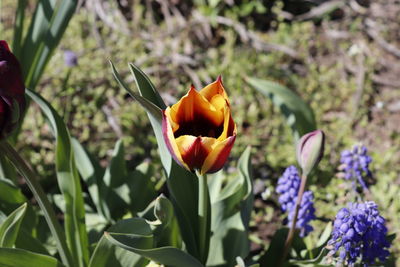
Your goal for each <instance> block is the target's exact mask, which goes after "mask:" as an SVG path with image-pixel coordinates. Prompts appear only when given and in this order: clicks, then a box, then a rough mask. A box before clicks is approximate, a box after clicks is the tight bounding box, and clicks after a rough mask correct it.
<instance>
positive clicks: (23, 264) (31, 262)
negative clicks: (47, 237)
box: [0, 248, 64, 267]
mask: <svg viewBox="0 0 400 267" xmlns="http://www.w3.org/2000/svg"><path fill="white" fill-rule="evenodd" d="M0 266H2V267H27V266H40V267H64V265H62V264H61V263H60V262H59V261H58V260H57V259H55V258H53V257H50V256H46V255H42V254H38V253H33V252H30V251H27V250H23V249H16V248H0Z"/></svg>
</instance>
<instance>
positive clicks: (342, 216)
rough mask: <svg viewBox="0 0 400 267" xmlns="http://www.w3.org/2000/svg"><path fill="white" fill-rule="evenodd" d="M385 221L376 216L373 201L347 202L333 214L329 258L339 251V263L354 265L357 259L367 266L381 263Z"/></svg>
mask: <svg viewBox="0 0 400 267" xmlns="http://www.w3.org/2000/svg"><path fill="white" fill-rule="evenodd" d="M386 233H387V228H386V226H385V219H384V218H383V217H382V216H380V215H379V211H378V206H377V205H376V204H375V202H373V201H367V202H365V203H349V204H348V207H347V208H342V209H341V210H340V211H339V212H338V213H337V215H336V218H335V222H334V225H333V231H332V238H331V240H329V242H328V245H329V246H330V247H331V249H332V250H331V252H330V255H334V254H335V253H336V252H339V263H344V264H347V265H349V266H354V264H355V263H356V261H357V260H358V259H360V260H361V262H362V263H363V264H364V266H368V265H370V264H373V263H375V261H376V259H378V260H380V261H384V260H385V259H386V258H387V257H388V255H389V251H388V248H389V246H390V244H389V242H388V241H387V240H386Z"/></svg>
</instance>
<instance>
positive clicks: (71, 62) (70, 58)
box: [64, 50, 78, 68]
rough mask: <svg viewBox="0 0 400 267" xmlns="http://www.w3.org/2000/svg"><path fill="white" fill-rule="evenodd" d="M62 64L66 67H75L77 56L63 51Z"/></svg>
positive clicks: (69, 51)
mask: <svg viewBox="0 0 400 267" xmlns="http://www.w3.org/2000/svg"><path fill="white" fill-rule="evenodd" d="M64 62H65V65H67V66H68V67H71V68H72V67H75V66H76V65H78V56H77V55H76V54H75V52H73V51H71V50H65V51H64Z"/></svg>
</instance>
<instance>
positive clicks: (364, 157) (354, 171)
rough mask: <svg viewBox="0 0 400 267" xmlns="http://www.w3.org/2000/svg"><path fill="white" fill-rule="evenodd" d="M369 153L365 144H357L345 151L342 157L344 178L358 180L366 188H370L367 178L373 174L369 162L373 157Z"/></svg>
mask: <svg viewBox="0 0 400 267" xmlns="http://www.w3.org/2000/svg"><path fill="white" fill-rule="evenodd" d="M367 153H368V150H367V148H366V147H365V146H361V145H356V146H354V147H353V149H352V150H345V151H343V152H342V154H341V158H340V163H342V165H341V169H342V170H343V172H344V178H345V179H347V180H352V181H353V183H355V182H356V181H358V182H359V183H360V185H361V186H362V187H363V188H364V189H367V188H368V186H367V184H366V182H365V178H366V177H369V176H371V171H370V169H369V164H370V163H371V162H372V158H371V157H370V156H369V155H368V154H367Z"/></svg>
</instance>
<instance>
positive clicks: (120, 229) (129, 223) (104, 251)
mask: <svg viewBox="0 0 400 267" xmlns="http://www.w3.org/2000/svg"><path fill="white" fill-rule="evenodd" d="M147 227H148V226H147V225H144V224H143V221H142V220H140V221H138V220H136V219H133V220H132V219H128V220H122V221H119V222H117V224H115V225H113V226H111V227H110V228H109V229H108V230H107V231H109V232H117V233H129V232H131V231H134V229H145V230H141V231H145V232H146V231H147V230H146V228H147ZM148 233H150V231H149V232H148ZM147 263H148V260H147V259H145V258H143V257H141V256H140V255H138V254H135V253H132V252H130V251H128V250H126V249H123V248H120V247H118V246H114V245H113V244H112V243H111V242H110V241H109V240H108V239H107V238H106V237H105V235H103V236H102V237H101V239H100V241H99V242H98V243H97V245H96V248H95V250H94V252H93V254H92V257H91V258H90V263H89V267H108V266H113V267H144V266H146V265H147Z"/></svg>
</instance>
